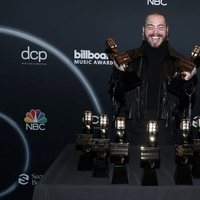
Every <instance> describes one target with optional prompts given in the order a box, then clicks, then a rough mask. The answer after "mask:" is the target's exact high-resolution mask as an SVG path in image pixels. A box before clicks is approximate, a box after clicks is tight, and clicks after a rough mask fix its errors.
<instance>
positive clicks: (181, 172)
mask: <svg viewBox="0 0 200 200" xmlns="http://www.w3.org/2000/svg"><path fill="white" fill-rule="evenodd" d="M180 130H181V136H182V141H183V144H182V145H175V148H176V170H175V174H174V180H175V183H176V184H177V185H192V184H193V183H192V174H191V170H190V165H191V164H192V159H193V144H192V141H191V119H190V118H184V119H182V121H181V124H180Z"/></svg>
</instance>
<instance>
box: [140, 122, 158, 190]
mask: <svg viewBox="0 0 200 200" xmlns="http://www.w3.org/2000/svg"><path fill="white" fill-rule="evenodd" d="M147 134H148V145H147V146H141V147H140V166H141V168H143V176H142V183H141V185H144V186H147V185H158V180H157V174H156V168H159V167H160V148H159V147H158V146H157V143H158V135H157V134H158V124H157V121H153V120H150V121H148V123H147Z"/></svg>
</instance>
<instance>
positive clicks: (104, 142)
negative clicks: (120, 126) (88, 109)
mask: <svg viewBox="0 0 200 200" xmlns="http://www.w3.org/2000/svg"><path fill="white" fill-rule="evenodd" d="M108 125H109V120H108V115H106V114H101V115H100V118H99V135H98V138H93V139H92V151H93V152H95V153H96V159H95V164H94V170H93V176H94V177H108V176H109V164H108V156H109V147H110V140H109V139H108Z"/></svg>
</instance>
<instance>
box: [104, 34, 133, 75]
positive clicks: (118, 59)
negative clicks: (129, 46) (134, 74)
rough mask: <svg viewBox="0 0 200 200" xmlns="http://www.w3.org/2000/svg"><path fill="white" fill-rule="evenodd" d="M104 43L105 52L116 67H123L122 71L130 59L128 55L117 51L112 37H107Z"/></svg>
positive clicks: (125, 68)
mask: <svg viewBox="0 0 200 200" xmlns="http://www.w3.org/2000/svg"><path fill="white" fill-rule="evenodd" d="M105 44H106V47H107V49H106V54H107V55H108V57H109V58H110V59H111V60H113V61H114V62H115V63H116V64H117V66H118V67H123V69H124V71H126V70H127V68H128V63H129V62H130V61H131V58H130V56H129V55H128V53H127V52H120V53H119V52H118V50H117V44H116V43H115V41H114V39H112V38H108V39H107V40H106V41H105Z"/></svg>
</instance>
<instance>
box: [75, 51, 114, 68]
mask: <svg viewBox="0 0 200 200" xmlns="http://www.w3.org/2000/svg"><path fill="white" fill-rule="evenodd" d="M74 64H75V65H113V61H111V60H109V58H108V56H107V55H106V53H98V52H91V51H90V50H76V49H75V50H74Z"/></svg>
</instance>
